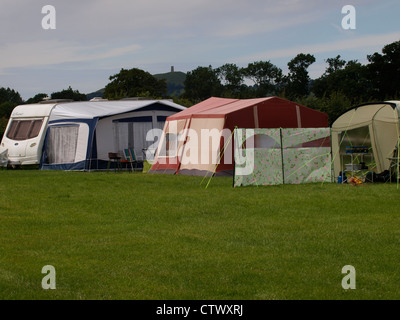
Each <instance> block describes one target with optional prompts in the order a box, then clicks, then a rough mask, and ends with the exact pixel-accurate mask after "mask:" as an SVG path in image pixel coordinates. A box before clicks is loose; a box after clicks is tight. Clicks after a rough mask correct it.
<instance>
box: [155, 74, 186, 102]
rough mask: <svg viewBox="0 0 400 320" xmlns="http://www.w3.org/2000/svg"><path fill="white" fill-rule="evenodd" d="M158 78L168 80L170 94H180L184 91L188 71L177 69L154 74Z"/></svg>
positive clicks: (168, 92)
mask: <svg viewBox="0 0 400 320" xmlns="http://www.w3.org/2000/svg"><path fill="white" fill-rule="evenodd" d="M153 76H154V77H155V78H157V79H165V80H166V82H167V94H168V95H169V96H180V95H181V94H182V93H183V91H184V87H185V86H184V81H185V79H186V73H183V72H180V71H175V72H167V73H159V74H153Z"/></svg>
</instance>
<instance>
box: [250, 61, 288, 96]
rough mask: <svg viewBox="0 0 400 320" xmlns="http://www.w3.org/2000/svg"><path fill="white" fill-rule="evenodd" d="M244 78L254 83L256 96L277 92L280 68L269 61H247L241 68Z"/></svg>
mask: <svg viewBox="0 0 400 320" xmlns="http://www.w3.org/2000/svg"><path fill="white" fill-rule="evenodd" d="M243 72H244V75H245V77H246V78H248V79H250V80H252V81H253V82H254V85H255V91H256V92H255V93H256V96H257V97H265V96H267V95H268V94H274V93H276V92H277V89H278V88H277V85H280V84H281V83H282V79H283V76H282V70H281V69H280V68H278V67H277V66H275V65H273V64H272V63H271V62H270V61H257V62H253V63H249V64H248V65H247V67H246V68H245V69H244V70H243Z"/></svg>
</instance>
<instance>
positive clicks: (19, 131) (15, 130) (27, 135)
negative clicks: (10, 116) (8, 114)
mask: <svg viewBox="0 0 400 320" xmlns="http://www.w3.org/2000/svg"><path fill="white" fill-rule="evenodd" d="M42 124H43V120H42V119H40V120H13V121H12V122H11V125H10V129H9V130H8V132H7V138H9V139H12V140H18V141H20V140H26V139H32V138H36V137H37V136H38V135H39V132H40V129H41V128H42Z"/></svg>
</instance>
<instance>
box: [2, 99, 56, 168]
mask: <svg viewBox="0 0 400 320" xmlns="http://www.w3.org/2000/svg"><path fill="white" fill-rule="evenodd" d="M55 105H56V103H55V101H51V102H50V101H49V102H46V103H36V104H25V105H19V106H17V107H15V108H14V110H13V112H12V113H11V116H10V120H9V121H8V124H7V128H6V131H5V133H4V136H3V139H2V140H1V144H0V154H2V153H6V154H7V157H8V164H9V165H14V166H20V165H30V164H39V163H40V158H41V155H42V148H43V142H44V138H45V135H46V129H47V124H48V121H49V117H50V113H51V111H52V110H53V108H54V106H55Z"/></svg>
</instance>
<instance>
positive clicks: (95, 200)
mask: <svg viewBox="0 0 400 320" xmlns="http://www.w3.org/2000/svg"><path fill="white" fill-rule="evenodd" d="M0 179H1V180H0V181H1V182H0V245H1V246H0V299H135V300H136V299H146V300H147V299H154V300H158V299H178V300H180V299H189V300H192V299H196V300H197V299H198V300H202V299H210V300H213V299H228V300H231V299H232V300H233V299H235V300H236V299H249V300H270V299H295V300H296V299H302V300H303V299H396V300H397V299H399V298H400V291H399V287H400V272H399V266H400V227H399V226H400V209H399V205H400V190H399V189H398V188H397V186H396V185H395V184H374V185H373V184H370V185H362V186H358V187H353V186H351V185H338V184H309V185H283V186H271V187H244V188H235V189H234V188H232V179H230V178H214V179H212V181H211V183H210V185H209V186H208V188H205V185H206V183H207V181H202V178H201V177H188V176H170V175H151V174H139V173H128V172H126V173H114V172H91V173H87V172H61V171H36V170H19V171H13V170H7V171H6V170H3V171H0ZM202 182H203V183H202ZM45 265H52V266H54V268H55V270H56V286H57V287H56V289H55V290H44V289H43V288H42V286H41V282H42V278H43V277H44V276H45V275H44V274H42V273H41V270H42V267H43V266H45ZM345 265H352V266H354V267H355V269H356V285H357V287H356V289H355V290H344V289H343V288H342V279H343V277H344V276H345V275H344V274H342V272H341V271H342V268H343V266H345Z"/></svg>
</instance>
